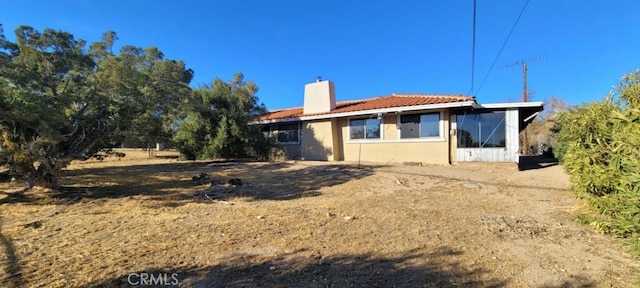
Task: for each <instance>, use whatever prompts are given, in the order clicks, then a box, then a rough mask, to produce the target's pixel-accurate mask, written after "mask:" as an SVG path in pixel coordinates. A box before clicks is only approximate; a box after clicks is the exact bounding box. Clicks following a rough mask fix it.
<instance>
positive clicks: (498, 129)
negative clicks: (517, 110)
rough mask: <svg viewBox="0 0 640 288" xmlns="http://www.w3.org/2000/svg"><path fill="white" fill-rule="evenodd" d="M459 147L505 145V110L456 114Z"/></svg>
mask: <svg viewBox="0 0 640 288" xmlns="http://www.w3.org/2000/svg"><path fill="white" fill-rule="evenodd" d="M456 122H457V125H458V131H457V132H458V147H460V148H474V147H475V148H480V147H505V145H506V138H505V135H506V132H505V131H506V130H505V129H506V126H505V123H504V122H505V112H504V111H495V112H485V113H471V114H458V115H456Z"/></svg>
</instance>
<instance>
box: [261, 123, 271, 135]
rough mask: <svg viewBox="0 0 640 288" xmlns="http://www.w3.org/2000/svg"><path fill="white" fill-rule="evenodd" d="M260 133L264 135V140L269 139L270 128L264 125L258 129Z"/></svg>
mask: <svg viewBox="0 0 640 288" xmlns="http://www.w3.org/2000/svg"><path fill="white" fill-rule="evenodd" d="M260 130H261V131H262V135H264V138H271V135H272V134H271V126H269V125H264V126H262V128H261V129H260Z"/></svg>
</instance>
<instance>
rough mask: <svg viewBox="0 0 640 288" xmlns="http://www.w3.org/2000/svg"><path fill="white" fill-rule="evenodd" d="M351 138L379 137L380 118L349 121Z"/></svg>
mask: <svg viewBox="0 0 640 288" xmlns="http://www.w3.org/2000/svg"><path fill="white" fill-rule="evenodd" d="M349 130H350V135H351V140H363V139H380V119H357V120H351V121H350V122H349Z"/></svg>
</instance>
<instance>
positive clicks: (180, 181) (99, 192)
mask: <svg viewBox="0 0 640 288" xmlns="http://www.w3.org/2000/svg"><path fill="white" fill-rule="evenodd" d="M377 167H379V166H361V167H356V166H355V165H333V164H331V165H300V164H294V163H284V162H283V163H267V162H263V163H251V162H174V163H162V164H149V165H131V166H110V167H99V168H94V167H87V168H82V169H75V170H67V171H64V174H63V179H62V187H61V188H60V189H58V190H56V191H35V192H34V191H30V192H27V193H11V194H9V195H7V196H6V197H5V198H3V199H0V204H4V203H27V204H36V205H38V204H55V203H56V199H57V200H68V199H73V198H75V197H81V198H82V199H83V200H84V201H86V200H87V199H102V198H122V197H138V196H140V197H145V199H148V200H157V201H162V202H163V204H162V205H166V206H172V207H176V206H179V205H182V204H184V203H187V201H193V200H194V199H195V197H194V195H196V194H198V193H201V192H203V191H208V190H210V189H209V188H210V183H209V181H210V180H208V181H206V182H204V183H202V182H200V183H198V182H196V181H193V179H192V178H193V176H197V175H199V174H200V173H202V172H206V173H208V174H209V175H212V176H211V177H212V178H211V180H214V181H218V182H222V183H226V182H227V181H228V180H229V179H231V178H240V179H241V180H242V182H243V185H242V186H239V187H236V188H233V189H226V194H225V195H214V196H216V197H218V196H222V198H225V199H228V198H234V197H240V198H244V199H246V200H251V201H255V200H291V199H297V198H301V197H312V196H317V195H320V189H322V188H323V187H330V186H334V185H338V184H342V183H346V182H348V181H351V180H354V179H359V178H363V177H367V176H369V175H372V174H373V173H374V169H375V168H377ZM214 192H215V191H214ZM205 202H206V201H205Z"/></svg>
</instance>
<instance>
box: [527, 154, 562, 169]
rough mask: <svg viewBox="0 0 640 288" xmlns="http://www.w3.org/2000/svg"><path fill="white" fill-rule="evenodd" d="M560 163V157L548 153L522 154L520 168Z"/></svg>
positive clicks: (541, 166) (536, 167) (537, 167)
mask: <svg viewBox="0 0 640 288" xmlns="http://www.w3.org/2000/svg"><path fill="white" fill-rule="evenodd" d="M556 165H558V159H555V158H553V157H549V156H546V155H535V156H520V160H518V170H520V171H525V170H533V169H542V168H547V167H551V166H556Z"/></svg>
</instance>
